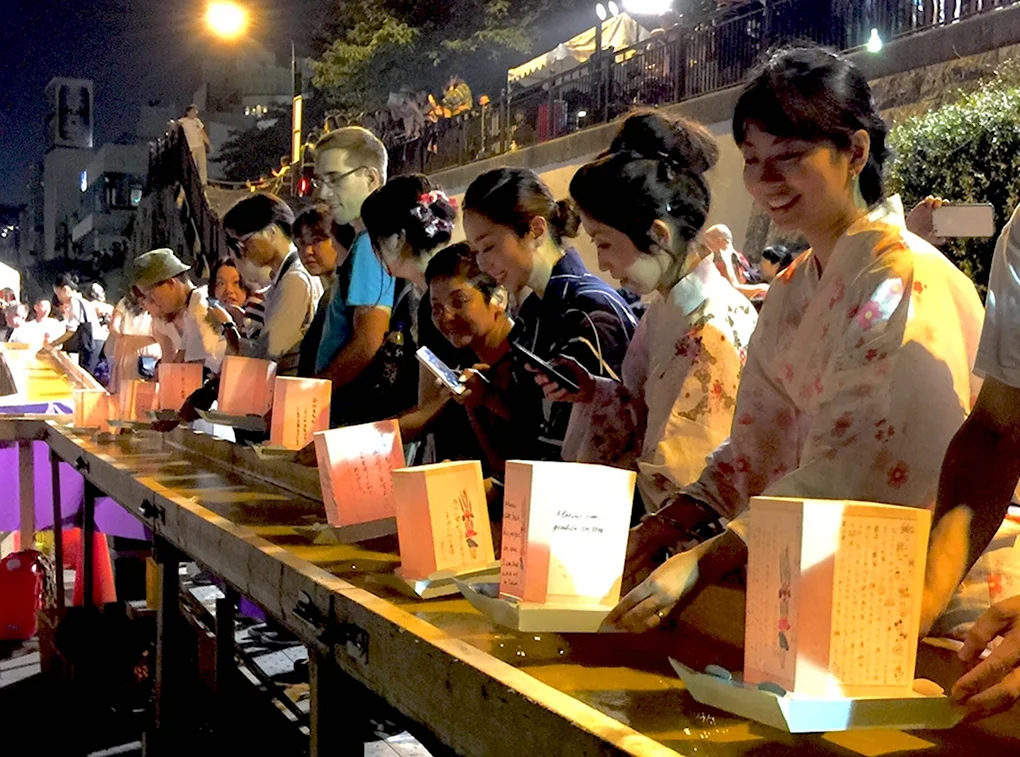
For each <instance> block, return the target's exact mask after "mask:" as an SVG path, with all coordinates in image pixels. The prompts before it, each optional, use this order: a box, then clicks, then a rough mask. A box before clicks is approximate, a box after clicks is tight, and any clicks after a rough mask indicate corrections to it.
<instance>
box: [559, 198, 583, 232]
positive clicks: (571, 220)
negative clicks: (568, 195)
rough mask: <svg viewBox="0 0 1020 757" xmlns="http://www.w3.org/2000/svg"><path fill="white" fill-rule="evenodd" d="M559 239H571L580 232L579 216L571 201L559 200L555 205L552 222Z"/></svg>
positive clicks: (575, 206)
mask: <svg viewBox="0 0 1020 757" xmlns="http://www.w3.org/2000/svg"><path fill="white" fill-rule="evenodd" d="M553 223H554V225H555V227H556V232H557V233H558V235H559V237H560V238H561V239H573V238H574V237H576V236H577V234H578V232H579V231H580V230H581V214H580V213H579V212H578V210H577V205H575V204H574V201H573V200H559V201H558V202H557V203H556V217H555V219H554V221H553Z"/></svg>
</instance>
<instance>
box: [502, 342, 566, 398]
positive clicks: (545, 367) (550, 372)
mask: <svg viewBox="0 0 1020 757" xmlns="http://www.w3.org/2000/svg"><path fill="white" fill-rule="evenodd" d="M510 346H511V348H512V349H513V351H514V352H516V353H517V354H518V355H519V356H520V357H521V358H522V359H523V360H524V361H525V362H526V363H527V364H528V365H530V366H531V367H532V368H535V369H537V370H539V371H541V372H542V373H544V374H545V375H546V376H547V377H548V378H550V379H552V380H553V381H555V382H556V383H557V384H559V385H560V387H561V388H563V389H566V390H567V391H568V392H579V391H581V387H580V386H578V385H577V382H576V381H574V380H573V379H572V378H570V377H569V376H567V375H566V374H565V373H563V371H560V370H557V369H556V368H555V367H553V366H552V365H550V364H549V362H548V361H547V360H543V359H542V358H540V357H539V356H538V355H536V354H535V353H534V352H532V351H531V350H529V349H528V348H527V347H524V346H522V345H521V344H519V343H518V342H511V343H510Z"/></svg>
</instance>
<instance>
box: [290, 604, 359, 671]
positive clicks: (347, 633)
mask: <svg viewBox="0 0 1020 757" xmlns="http://www.w3.org/2000/svg"><path fill="white" fill-rule="evenodd" d="M335 599H336V597H335V595H333V594H330V595H329V611H328V614H324V613H323V612H322V610H320V609H319V608H318V607H317V606H316V605H315V603H314V602H313V601H312V598H311V597H310V596H309V595H308V592H304V591H303V592H301V599H300V600H299V601H298V603H297V605H295V607H294V615H295V616H297V617H298V618H300V619H301V620H303V621H304V622H305V623H307V624H308V625H309V626H311V627H312V628H314V629H315V635H316V638H317V640H318V642H319V643H320V644H322V645H323V646H324V647H325V648H326V649H329V650H330V651H332V649H333V647H336V646H339V647H342V648H343V650H344V652H345V653H346V654H347V655H348V656H349V657H351V658H352V659H354V660H356V661H357V662H359V663H361V664H362V665H367V664H368V631H366V630H365V629H364V628H362V627H361V626H359V625H357V624H355V623H337V622H334V621H333V618H334V617H335V615H334V612H333V611H334V607H335Z"/></svg>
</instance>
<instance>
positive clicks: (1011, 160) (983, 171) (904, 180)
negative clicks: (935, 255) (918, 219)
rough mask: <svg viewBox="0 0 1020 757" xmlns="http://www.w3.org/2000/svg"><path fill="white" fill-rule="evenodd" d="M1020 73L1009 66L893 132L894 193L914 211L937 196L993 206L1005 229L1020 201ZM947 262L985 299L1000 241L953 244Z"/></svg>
mask: <svg viewBox="0 0 1020 757" xmlns="http://www.w3.org/2000/svg"><path fill="white" fill-rule="evenodd" d="M1018 71H1020V68H1018V67H1017V66H1016V65H1007V66H1006V67H1005V68H1004V69H1002V70H1000V72H999V73H998V74H997V76H996V77H995V78H994V79H993V80H991V81H989V82H988V83H986V84H984V85H983V86H982V87H981V88H980V89H978V90H976V91H974V92H971V93H969V94H965V95H961V97H960V99H959V100H958V101H956V102H953V103H951V104H948V105H944V106H942V107H939V108H937V109H935V110H932V111H930V112H928V113H925V114H924V115H921V116H915V117H913V118H909V119H907V120H904V121H903V122H902V123H900V124H898V125H896V126H895V127H894V128H893V129H892V133H891V142H892V147H893V157H894V161H893V164H892V166H891V169H890V171H889V176H888V179H889V188H890V190H891V191H893V192H899V193H900V194H901V195H902V196H903V202H904V205H905V206H906V208H907V209H908V210H909V208H911V207H913V205H914V203H916V202H918V201H920V200H922V199H923V198H924V197H925V196H927V195H929V194H932V195H938V196H941V197H944V198H945V199H947V200H949V201H952V202H990V203H992V205H994V206H995V215H996V224H997V226H998V228H1000V229H1001V228H1002V226H1003V225H1004V224H1005V223H1006V221H1008V220H1009V218H1010V216H1011V215H1012V212H1013V209H1014V208H1015V207H1016V205H1017V203H1018V200H1020V76H1018V75H1017V72H1018ZM944 250H945V252H946V254H947V255H948V256H949V257H950V258H951V259H952V260H953V261H954V262H955V263H956V264H957V265H958V266H959V267H960V268H961V269H962V270H963V271H964V272H965V273H966V274H967V275H968V276H970V277H971V279H972V280H973V281H974V283H975V284H977V286H978V289H979V290H980V291H981V293H982V295H983V294H984V291H985V288H986V286H987V283H988V270H989V266H990V265H991V261H992V253H993V252H994V250H995V238H994V237H993V238H992V239H960V240H951V241H950V242H949V243H948V244H947V246H946V247H945V248H944Z"/></svg>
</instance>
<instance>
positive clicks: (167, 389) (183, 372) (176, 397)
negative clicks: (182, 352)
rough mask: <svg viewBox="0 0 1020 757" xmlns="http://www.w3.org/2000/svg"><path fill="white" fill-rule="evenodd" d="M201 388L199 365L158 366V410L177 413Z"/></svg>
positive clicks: (161, 364) (170, 364)
mask: <svg viewBox="0 0 1020 757" xmlns="http://www.w3.org/2000/svg"><path fill="white" fill-rule="evenodd" d="M201 388H202V365H201V364H200V363H160V364H159V408H160V410H173V411H178V410H180V409H181V407H182V406H183V405H184V401H185V400H186V399H188V397H190V396H191V395H192V394H193V393H194V392H196V391H198V390H199V389H201Z"/></svg>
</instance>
